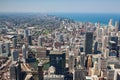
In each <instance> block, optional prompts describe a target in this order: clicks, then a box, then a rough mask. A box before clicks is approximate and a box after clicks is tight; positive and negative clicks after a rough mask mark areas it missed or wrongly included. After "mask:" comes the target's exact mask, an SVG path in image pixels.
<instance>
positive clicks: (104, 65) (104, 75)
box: [100, 57, 107, 77]
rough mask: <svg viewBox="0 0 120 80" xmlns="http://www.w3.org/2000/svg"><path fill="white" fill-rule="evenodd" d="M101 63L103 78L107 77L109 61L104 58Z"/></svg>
mask: <svg viewBox="0 0 120 80" xmlns="http://www.w3.org/2000/svg"><path fill="white" fill-rule="evenodd" d="M100 63H101V71H102V73H103V77H106V76H107V59H105V58H104V57H102V58H101V60H100Z"/></svg>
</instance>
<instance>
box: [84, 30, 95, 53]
mask: <svg viewBox="0 0 120 80" xmlns="http://www.w3.org/2000/svg"><path fill="white" fill-rule="evenodd" d="M92 45H93V32H86V40H85V54H92Z"/></svg>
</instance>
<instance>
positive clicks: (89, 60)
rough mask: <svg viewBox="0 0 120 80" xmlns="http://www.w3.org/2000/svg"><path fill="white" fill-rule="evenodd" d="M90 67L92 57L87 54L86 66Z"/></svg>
mask: <svg viewBox="0 0 120 80" xmlns="http://www.w3.org/2000/svg"><path fill="white" fill-rule="evenodd" d="M90 67H92V58H91V56H88V60H87V68H88V69H89V68H90Z"/></svg>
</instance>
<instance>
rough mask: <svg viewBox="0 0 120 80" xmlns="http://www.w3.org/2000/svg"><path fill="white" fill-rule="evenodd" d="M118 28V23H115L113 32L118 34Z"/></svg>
mask: <svg viewBox="0 0 120 80" xmlns="http://www.w3.org/2000/svg"><path fill="white" fill-rule="evenodd" d="M118 27H119V23H118V21H116V22H115V32H116V33H117V32H118Z"/></svg>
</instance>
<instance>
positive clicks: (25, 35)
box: [24, 29, 29, 38]
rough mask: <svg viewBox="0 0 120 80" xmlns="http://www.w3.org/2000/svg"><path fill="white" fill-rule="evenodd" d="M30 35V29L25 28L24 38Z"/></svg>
mask: <svg viewBox="0 0 120 80" xmlns="http://www.w3.org/2000/svg"><path fill="white" fill-rule="evenodd" d="M28 35H29V30H28V29H25V30H24V38H27V37H28Z"/></svg>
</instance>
